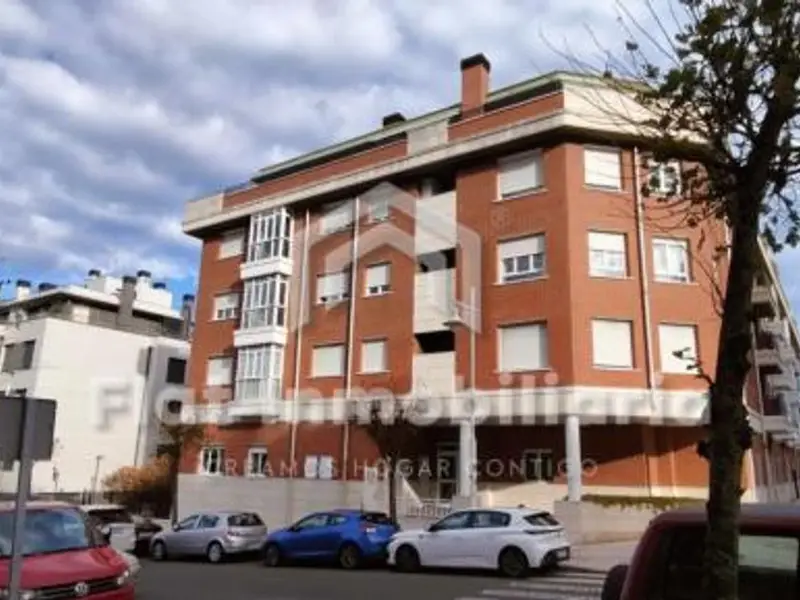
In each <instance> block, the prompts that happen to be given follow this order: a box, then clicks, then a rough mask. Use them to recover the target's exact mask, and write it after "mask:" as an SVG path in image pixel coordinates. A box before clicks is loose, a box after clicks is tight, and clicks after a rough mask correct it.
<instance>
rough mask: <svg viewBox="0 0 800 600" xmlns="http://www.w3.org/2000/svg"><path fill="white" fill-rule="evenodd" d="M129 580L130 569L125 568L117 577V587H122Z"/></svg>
mask: <svg viewBox="0 0 800 600" xmlns="http://www.w3.org/2000/svg"><path fill="white" fill-rule="evenodd" d="M130 581H131V571H130V569H125V570H124V571H123V572H122V574H121V575H120V576H119V577H117V587H123V586H126V585H128V584H129V583H130Z"/></svg>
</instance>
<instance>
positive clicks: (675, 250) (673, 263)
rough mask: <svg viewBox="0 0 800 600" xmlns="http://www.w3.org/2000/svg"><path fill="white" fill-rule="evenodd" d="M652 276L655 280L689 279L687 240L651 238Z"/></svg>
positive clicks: (680, 281)
mask: <svg viewBox="0 0 800 600" xmlns="http://www.w3.org/2000/svg"><path fill="white" fill-rule="evenodd" d="M653 276H654V277H655V280H656V281H667V282H675V283H686V282H688V281H689V242H688V241H687V240H676V239H664V238H656V239H654V240H653Z"/></svg>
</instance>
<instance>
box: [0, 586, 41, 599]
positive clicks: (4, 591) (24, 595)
mask: <svg viewBox="0 0 800 600" xmlns="http://www.w3.org/2000/svg"><path fill="white" fill-rule="evenodd" d="M6 598H11V592H9V591H8V588H0V600H6ZM19 600H36V592H34V591H31V590H20V591H19Z"/></svg>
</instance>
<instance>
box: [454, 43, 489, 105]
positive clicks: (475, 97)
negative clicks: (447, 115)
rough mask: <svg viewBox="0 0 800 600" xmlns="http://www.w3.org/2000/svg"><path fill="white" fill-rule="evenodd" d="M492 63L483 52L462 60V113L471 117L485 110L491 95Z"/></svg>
mask: <svg viewBox="0 0 800 600" xmlns="http://www.w3.org/2000/svg"><path fill="white" fill-rule="evenodd" d="M491 70H492V65H491V64H490V63H489V59H488V58H486V57H485V56H484V55H483V54H475V55H473V56H469V57H467V58H465V59H463V60H462V61H461V115H462V116H463V117H471V116H474V115H476V114H480V113H481V112H482V111H483V105H484V104H486V98H487V97H488V96H489V73H490V71H491Z"/></svg>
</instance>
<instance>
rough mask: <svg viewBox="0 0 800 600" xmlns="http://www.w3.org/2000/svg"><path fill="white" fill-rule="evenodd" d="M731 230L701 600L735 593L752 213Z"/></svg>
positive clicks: (727, 598)
mask: <svg viewBox="0 0 800 600" xmlns="http://www.w3.org/2000/svg"><path fill="white" fill-rule="evenodd" d="M743 195H744V194H743ZM737 201H738V202H737V204H738V206H748V204H747V202H748V201H750V202H751V204H749V205H752V201H751V200H750V198H741V199H739V198H737ZM756 206H758V204H756ZM732 233H733V244H732V252H731V263H730V269H729V272H728V282H727V289H726V292H725V301H724V312H723V318H722V327H721V330H720V335H719V350H718V355H717V366H716V372H715V377H714V385H713V386H712V387H711V390H710V403H711V406H710V408H711V415H710V416H711V434H710V439H709V452H710V460H709V462H710V466H709V496H708V503H707V505H706V507H707V513H708V528H707V532H706V548H705V557H704V560H705V565H704V566H705V569H704V572H705V580H704V584H705V590H706V594H705V596H706V598H707V600H736V599H737V598H738V566H739V565H738V550H739V527H738V521H739V512H740V508H741V483H742V461H743V457H744V451H745V449H744V448H743V440H744V435H745V432H746V431H748V423H747V411H746V409H745V406H744V403H743V391H744V385H745V380H746V378H747V375H748V372H749V370H750V364H751V363H750V356H749V354H750V352H751V349H752V348H751V346H752V343H751V335H750V334H751V332H750V327H751V320H750V318H751V307H752V299H751V294H752V291H753V279H754V277H755V274H756V268H757V262H756V261H757V256H758V242H757V240H758V217H757V214H756V215H747V216H745V215H739V218H738V219H736V223H735V224H734V226H733V232H732Z"/></svg>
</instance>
